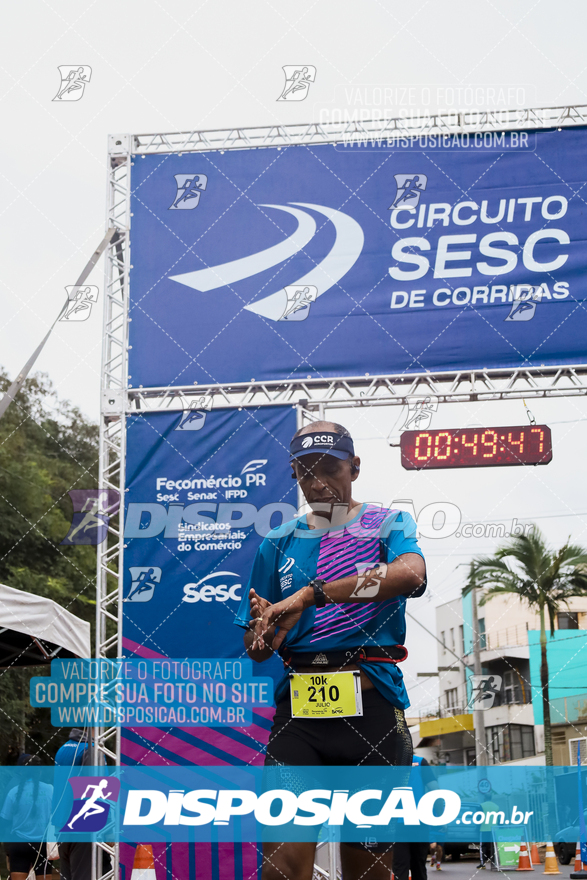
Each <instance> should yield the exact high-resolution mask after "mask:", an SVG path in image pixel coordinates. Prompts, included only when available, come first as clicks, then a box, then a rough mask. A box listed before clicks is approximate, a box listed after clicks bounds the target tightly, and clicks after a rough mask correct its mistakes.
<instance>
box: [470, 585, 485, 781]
mask: <svg viewBox="0 0 587 880" xmlns="http://www.w3.org/2000/svg"><path fill="white" fill-rule="evenodd" d="M471 607H472V611H473V671H474V673H475V675H481V674H482V670H481V643H480V636H479V615H478V614H477V588H476V587H473V589H472V590H471ZM477 681H479V679H477ZM473 726H474V727H475V762H476V764H477V766H478V767H486V766H487V743H486V741H485V718H484V717H483V709H473Z"/></svg>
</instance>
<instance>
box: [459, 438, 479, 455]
mask: <svg viewBox="0 0 587 880" xmlns="http://www.w3.org/2000/svg"><path fill="white" fill-rule="evenodd" d="M466 436H467V435H466V434H463V446H472V447H473V455H477V437H478V434H474V435H473V442H472V443H467V441H466V440H465V437H466Z"/></svg>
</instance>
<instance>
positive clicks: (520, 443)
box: [508, 431, 524, 455]
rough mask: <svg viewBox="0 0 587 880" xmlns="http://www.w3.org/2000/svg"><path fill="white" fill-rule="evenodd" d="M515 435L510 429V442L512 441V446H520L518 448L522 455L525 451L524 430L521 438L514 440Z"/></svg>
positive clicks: (521, 432)
mask: <svg viewBox="0 0 587 880" xmlns="http://www.w3.org/2000/svg"><path fill="white" fill-rule="evenodd" d="M513 436H514V435H513V434H512V432H511V431H510V433H509V434H508V443H511V444H512V446H519V447H520V448H519V449H518V452H519V453H520V455H521V454H522V453H523V451H524V432H523V431H520V439H519V440H514V439H513Z"/></svg>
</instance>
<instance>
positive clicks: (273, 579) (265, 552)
mask: <svg viewBox="0 0 587 880" xmlns="http://www.w3.org/2000/svg"><path fill="white" fill-rule="evenodd" d="M278 574H279V572H278V571H277V546H276V542H275V541H272V540H271V539H270V538H265V540H264V541H263V542H262V544H261V546H260V547H259V549H258V550H257V553H256V556H255V561H254V562H253V568H252V569H251V576H250V578H249V582H248V584H247V587H246V590H245V591H244V593H243V597H242V599H241V604H240V606H239V609H238V611H237V614H236V617H235V618H234V623H235V624H236V626H242V627H244V629H248V628H249V620H250V619H251V614H250V610H249V607H250V603H249V590H251V589H254V590H255V592H256V593H257V594H258V595H259V596H262V597H263V599H268V600H269V602H271V603H272V604H275V602H279V601H281V598H282V596H281V589H280V587H279V578H278Z"/></svg>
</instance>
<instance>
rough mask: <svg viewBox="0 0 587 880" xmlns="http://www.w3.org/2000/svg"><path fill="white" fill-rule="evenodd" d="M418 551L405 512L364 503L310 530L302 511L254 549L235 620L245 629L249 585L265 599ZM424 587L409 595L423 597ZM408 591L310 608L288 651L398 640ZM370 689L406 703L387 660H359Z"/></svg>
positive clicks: (280, 690) (279, 693) (279, 694)
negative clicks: (346, 517)
mask: <svg viewBox="0 0 587 880" xmlns="http://www.w3.org/2000/svg"><path fill="white" fill-rule="evenodd" d="M404 553H418V554H419V555H420V556H422V555H423V554H422V551H421V550H420V547H419V546H418V542H417V540H416V524H415V522H414V520H413V519H412V517H411V516H410V515H409V514H408V513H405V512H404V511H398V510H388V509H385V508H381V507H377V506H376V505H374V504H363V505H362V506H361V509H360V511H359V513H358V514H357V516H356V517H355V518H354V519H352V520H350V522H348V523H345V525H343V526H337V527H333V528H328V529H310V528H309V527H308V524H307V521H306V517H305V516H303V517H301V518H300V519H296V520H293V521H291V522H288V523H284V524H283V525H281V526H279V527H278V528H276V529H273V530H272V531H271V532H269V534H268V535H267V537H266V538H265V540H264V541H263V543H262V544H261V546H260V547H259V549H258V551H257V555H256V557H255V561H254V563H253V570H252V572H251V577H250V580H249V583H248V586H247V589H246V591H245V593H244V594H243V599H242V602H241V605H240V608H239V610H238V614H237V616H236V619H235V623H236V624H237V625H238V626H242V627H245V628H248V624H249V620H250V612H249V596H248V593H249V590H250V589H251V588H253V589H254V590H255V591H256V592H257V593H258V595H259V596H262V597H263V598H265V599H267V600H268V601H269V602H271V603H273V604H274V603H276V602H280V601H281V600H282V599H284V598H286V597H287V596H290V595H291V594H292V593H295V592H297V590H300V589H301V588H302V587H304V586H306V584H308V583H309V582H310V581H311V580H312V579H313V578H316V577H317V578H323V579H324V580H325V581H334V580H337V579H338V578H343V577H350V576H352V575H357V574H360V573H362V572H363V571H365V570H367V569H370V568H373V567H374V566H375V565H377V563H378V562H381V561H382V562H392V561H393V560H394V559H396V558H397V557H398V556H401V555H402V554H404ZM425 589H426V587H425V585H423V586H422V587H420V588H419V589H418V590H416V591H415V592H414V593H412V594H411V595H410V598H414V597H417V596H421V595H422V594H423V593H424V590H425ZM406 601H407V596H397V597H395V598H394V599H387V600H385V601H383V602H356V603H355V602H348V603H343V604H340V605H331V604H328V605H326V606H325V607H324V608H315V607H312V608H308V609H306V611H304V612H303V614H302V616H301V618H300V620H299V621H298V623H297V624H296V625H295V626H294V627H293V629H291V630H290V632H289V633H288V634H287V637H286V639H285V644H287V646H288V648H289V649H290V651H300V652H314V653H318V652H319V651H328V650H330V651H342V650H346V649H348V648H357V647H361V646H367V645H403V643H404V639H405V635H406V620H405V606H406ZM361 669H363V670H364V672H365V673H366V675H368V676H369V678H370V679H371V681H372V682H373V684H374V685H375V687H376V688H377V689H378V690H379V691H380V692H381V693H382V694H383V696H384V697H385V698H386V699H387V700H389V702H390V703H392V705H394V706H397V707H398V708H399V709H406V708H407V707H408V706H409V705H410V703H409V700H408V694H407V691H406V688H405V685H404V681H403V675H402V673H401V670H400V669H399V668H398V666H396V665H395V664H393V663H377V662H368V663H366V662H365V663H361ZM287 688H288V678H287V673H286V674H285V675H284V678H283V679H282V680H281V681H280V682H279V685H278V686H277V689H276V693H275V699H276V701H277V702H278V701H279V700H280V699H282V698H283V697H284V696H285V694H286V693H287Z"/></svg>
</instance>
